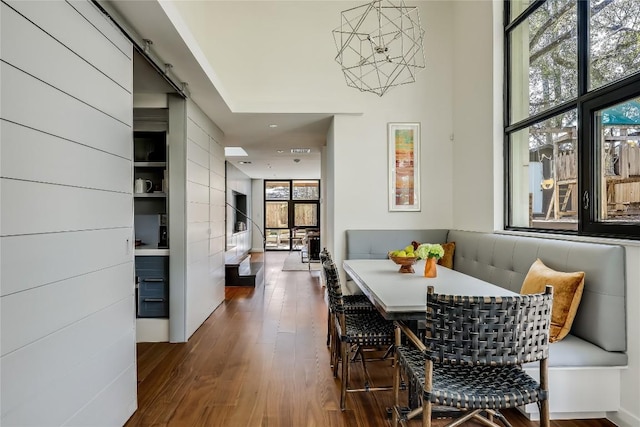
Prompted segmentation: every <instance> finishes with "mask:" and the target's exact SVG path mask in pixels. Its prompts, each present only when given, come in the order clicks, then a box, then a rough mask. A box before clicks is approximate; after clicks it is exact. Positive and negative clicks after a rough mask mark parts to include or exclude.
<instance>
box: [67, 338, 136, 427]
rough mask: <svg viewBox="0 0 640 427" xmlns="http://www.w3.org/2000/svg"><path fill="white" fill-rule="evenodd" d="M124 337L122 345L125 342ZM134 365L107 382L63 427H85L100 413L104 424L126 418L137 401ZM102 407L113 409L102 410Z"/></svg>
mask: <svg viewBox="0 0 640 427" xmlns="http://www.w3.org/2000/svg"><path fill="white" fill-rule="evenodd" d="M128 338H129V337H126V338H125V339H123V345H124V344H126V343H127V339H128ZM137 387H138V384H137V381H136V367H135V365H130V366H129V367H128V368H127V370H126V371H124V372H123V373H122V374H120V376H119V377H118V378H116V380H115V381H114V382H112V383H111V384H109V385H108V386H107V387H106V388H105V389H104V390H102V392H101V393H100V394H98V395H97V396H96V398H95V399H94V400H92V401H91V402H89V404H88V405H87V406H85V407H84V408H82V409H81V410H80V412H78V413H77V414H75V415H74V416H73V418H71V419H70V420H68V421H67V422H66V423H65V427H87V426H90V425H95V420H96V414H100V418H99V419H100V421H101V423H102V424H103V425H105V426H117V425H120V423H122V420H126V419H128V418H129V417H130V416H131V414H132V413H133V412H134V411H135V410H136V409H137V407H138V401H137V397H136V393H135V390H136V388H137ZM104 408H115V410H110V411H104Z"/></svg>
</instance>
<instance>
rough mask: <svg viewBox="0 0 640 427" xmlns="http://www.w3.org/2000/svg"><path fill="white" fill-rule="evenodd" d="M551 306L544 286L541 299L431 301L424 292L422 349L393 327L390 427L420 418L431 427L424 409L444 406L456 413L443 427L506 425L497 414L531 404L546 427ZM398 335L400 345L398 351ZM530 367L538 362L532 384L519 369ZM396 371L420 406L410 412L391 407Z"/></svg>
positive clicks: (396, 388) (439, 298) (397, 382)
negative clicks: (404, 340) (474, 422)
mask: <svg viewBox="0 0 640 427" xmlns="http://www.w3.org/2000/svg"><path fill="white" fill-rule="evenodd" d="M551 303H552V289H551V287H550V286H547V289H546V291H545V293H543V294H537V295H514V296H508V297H506V296H504V297H470V296H454V295H439V294H435V293H434V290H433V287H431V286H430V287H429V290H428V293H427V318H426V319H427V321H426V323H427V329H426V335H425V338H424V342H423V341H422V340H420V339H419V338H417V337H416V336H415V335H414V334H413V332H412V331H411V330H410V329H408V328H407V327H406V326H405V325H403V324H401V323H397V324H396V326H397V328H396V358H397V360H396V371H395V376H394V399H395V405H394V411H393V412H394V413H393V425H394V426H397V425H398V423H401V424H402V425H403V426H404V425H406V420H408V419H411V418H413V417H416V416H417V415H419V414H420V413H422V425H423V426H431V416H432V409H433V408H434V407H436V406H444V407H450V408H456V409H458V410H459V411H460V412H459V414H460V416H459V417H458V418H456V419H455V420H454V421H453V422H452V423H450V424H448V425H449V426H454V425H455V426H457V425H460V424H462V423H463V422H465V421H467V420H470V419H474V420H477V421H479V422H481V423H482V424H484V425H488V426H499V425H498V424H496V421H497V420H500V421H501V422H502V423H503V424H504V425H507V426H508V425H509V423H508V422H507V420H506V419H505V418H504V417H503V416H502V415H501V414H500V412H499V410H500V409H503V408H515V407H518V406H522V405H526V404H529V403H536V404H538V406H539V409H540V425H541V426H545V427H548V426H549V406H548V382H547V375H548V374H547V365H548V364H547V358H548V352H549V324H550V318H551ZM403 334H404V335H406V337H407V339H408V342H407V344H406V345H400V342H401V338H402V335H403ZM535 361H539V362H540V380H539V382H538V381H536V380H535V379H533V378H532V377H531V376H529V375H528V374H527V373H526V372H525V371H524V370H523V369H522V365H523V364H525V363H529V362H535ZM401 372H405V373H406V378H408V380H409V382H410V387H409V389H410V390H414V391H416V390H417V391H418V395H417V400H418V402H417V403H418V405H419V404H420V403H421V404H422V405H421V406H418V407H416V408H413V409H412V410H410V408H408V409H406V410H405V409H404V408H401V407H400V405H399V389H400V374H401ZM410 400H411V399H410ZM420 401H421V402H420Z"/></svg>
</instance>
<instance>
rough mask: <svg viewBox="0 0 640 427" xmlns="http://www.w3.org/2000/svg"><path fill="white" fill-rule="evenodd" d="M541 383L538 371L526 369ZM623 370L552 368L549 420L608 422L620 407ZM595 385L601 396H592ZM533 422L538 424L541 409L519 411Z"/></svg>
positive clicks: (526, 406) (550, 373)
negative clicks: (606, 419) (598, 420)
mask: <svg viewBox="0 0 640 427" xmlns="http://www.w3.org/2000/svg"><path fill="white" fill-rule="evenodd" d="M524 369H525V371H526V372H527V373H528V374H529V375H531V376H532V377H533V378H534V379H536V380H538V379H539V374H540V371H539V369H537V368H527V367H525V368H524ZM623 369H625V368H624V367H581V368H571V367H553V368H549V416H550V418H551V419H552V420H569V419H593V418H607V414H611V413H613V412H612V411H617V410H618V409H619V407H620V372H621V371H622V370H623ZM593 384H598V388H599V392H598V393H593ZM520 412H522V413H523V414H524V415H525V416H526V417H527V418H529V419H530V420H539V419H540V414H539V413H538V406H537V405H535V404H530V405H525V406H524V407H523V408H521V409H520Z"/></svg>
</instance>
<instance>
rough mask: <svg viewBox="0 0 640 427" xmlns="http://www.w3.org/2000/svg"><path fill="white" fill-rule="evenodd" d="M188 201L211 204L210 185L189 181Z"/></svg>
mask: <svg viewBox="0 0 640 427" xmlns="http://www.w3.org/2000/svg"><path fill="white" fill-rule="evenodd" d="M187 201H188V202H189V203H202V204H206V205H207V206H208V205H209V186H208V185H200V184H196V183H193V182H191V181H187Z"/></svg>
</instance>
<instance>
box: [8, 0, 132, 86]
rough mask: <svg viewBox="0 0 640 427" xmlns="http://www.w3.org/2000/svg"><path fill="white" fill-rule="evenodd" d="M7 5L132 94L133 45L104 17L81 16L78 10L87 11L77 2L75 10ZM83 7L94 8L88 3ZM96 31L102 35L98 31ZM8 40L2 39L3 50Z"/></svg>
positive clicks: (51, 4) (15, 1)
mask: <svg viewBox="0 0 640 427" xmlns="http://www.w3.org/2000/svg"><path fill="white" fill-rule="evenodd" d="M6 3H8V4H9V6H11V7H12V8H14V9H15V10H17V11H18V12H20V14H22V15H25V16H26V17H27V18H28V19H29V20H30V21H32V22H33V23H34V24H35V25H37V26H38V27H40V28H42V29H43V30H44V31H46V32H47V33H49V34H51V36H52V37H53V38H55V39H56V40H59V41H60V43H62V44H64V45H65V46H67V47H68V48H69V49H70V50H72V51H73V52H75V53H76V54H77V55H78V56H80V57H82V58H84V59H86V60H87V62H89V63H90V64H92V65H93V66H94V67H96V68H97V69H99V70H100V71H102V72H103V73H104V74H106V75H107V76H109V77H110V78H111V79H113V80H114V81H116V82H118V84H120V85H121V86H122V87H124V88H126V89H127V90H128V91H129V92H132V91H133V68H132V67H131V61H132V58H133V50H132V49H133V48H132V45H131V42H129V40H128V39H127V38H126V37H125V36H124V35H123V34H122V33H121V32H120V31H118V30H116V29H115V28H114V27H113V26H111V24H110V23H109V21H107V20H106V19H104V17H102V16H99V15H98V14H94V16H99V18H100V19H96V20H95V22H94V21H93V20H92V19H91V18H92V17H91V16H88V14H87V15H86V16H82V15H81V14H80V13H78V9H82V10H84V11H86V8H82V7H80V5H79V4H78V3H80V2H78V1H75V2H73V3H74V4H75V6H76V9H74V8H73V7H71V6H70V5H69V3H67V2H63V1H21V0H8V1H6ZM84 3H86V6H89V7H93V8H95V7H94V6H93V5H92V4H91V3H89V2H84ZM96 22H97V23H96ZM105 24H107V25H105ZM96 27H98V28H100V30H101V31H102V32H100V31H96ZM3 32H4V29H3ZM5 40H6V39H5V37H2V47H3V49H4V46H5ZM6 42H7V43H10V42H16V40H13V38H12V39H10V40H6ZM25 54H26V52H25Z"/></svg>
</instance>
